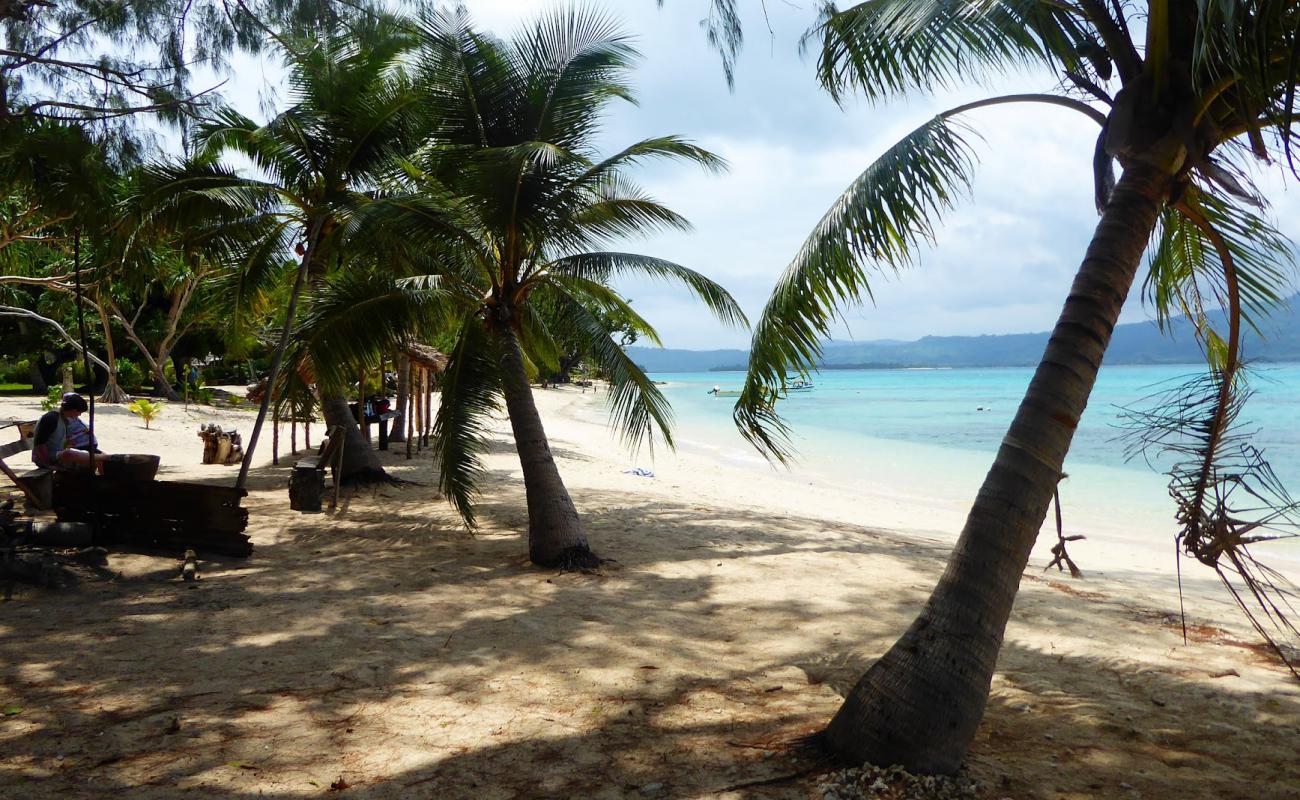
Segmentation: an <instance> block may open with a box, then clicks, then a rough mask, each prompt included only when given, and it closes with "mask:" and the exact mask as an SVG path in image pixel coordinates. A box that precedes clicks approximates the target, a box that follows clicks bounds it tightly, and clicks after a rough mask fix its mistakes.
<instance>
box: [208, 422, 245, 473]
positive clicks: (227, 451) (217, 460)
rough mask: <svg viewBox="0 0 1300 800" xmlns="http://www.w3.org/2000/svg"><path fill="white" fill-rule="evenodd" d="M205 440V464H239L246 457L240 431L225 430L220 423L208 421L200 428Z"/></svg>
mask: <svg viewBox="0 0 1300 800" xmlns="http://www.w3.org/2000/svg"><path fill="white" fill-rule="evenodd" d="M199 438H200V439H202V440H203V463H204V464H223V465H230V464H238V463H239V462H240V461H241V460H243V458H244V443H243V439H242V438H241V437H240V435H239V431H223V430H222V429H221V426H220V425H216V424H214V423H208V424H205V425H203V426H201V427H200V428H199Z"/></svg>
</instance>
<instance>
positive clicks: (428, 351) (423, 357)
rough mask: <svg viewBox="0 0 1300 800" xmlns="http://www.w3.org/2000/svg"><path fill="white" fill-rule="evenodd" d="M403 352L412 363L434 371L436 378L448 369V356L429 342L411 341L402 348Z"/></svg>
mask: <svg viewBox="0 0 1300 800" xmlns="http://www.w3.org/2000/svg"><path fill="white" fill-rule="evenodd" d="M402 353H403V354H404V355H406V357H407V358H409V359H411V363H412V364H414V365H416V366H418V367H420V368H422V369H427V370H429V371H430V372H432V373H433V375H434V377H435V378H436V377H438V376H440V375H442V373H443V371H444V370H446V369H447V356H446V355H445V354H443V353H440V352H439V351H437V350H435V349H434V348H432V347H430V346H428V345H427V344H420V343H419V342H411V343H410V344H407V345H406V346H404V347H403V348H402Z"/></svg>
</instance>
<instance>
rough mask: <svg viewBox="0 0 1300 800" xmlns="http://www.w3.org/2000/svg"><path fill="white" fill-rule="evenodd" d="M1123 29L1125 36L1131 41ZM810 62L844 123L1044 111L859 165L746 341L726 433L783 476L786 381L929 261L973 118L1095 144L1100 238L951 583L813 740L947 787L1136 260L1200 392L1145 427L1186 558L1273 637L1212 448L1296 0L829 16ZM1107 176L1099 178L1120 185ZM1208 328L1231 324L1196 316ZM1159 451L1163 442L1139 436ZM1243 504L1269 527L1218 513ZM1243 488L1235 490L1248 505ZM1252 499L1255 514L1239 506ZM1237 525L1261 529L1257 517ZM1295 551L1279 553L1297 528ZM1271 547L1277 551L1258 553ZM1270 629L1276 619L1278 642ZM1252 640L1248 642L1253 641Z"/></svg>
mask: <svg viewBox="0 0 1300 800" xmlns="http://www.w3.org/2000/svg"><path fill="white" fill-rule="evenodd" d="M1135 19H1137V20H1138V24H1136V25H1135V24H1133V23H1134V20H1135ZM808 41H810V42H813V43H815V44H816V45H818V46H819V55H818V61H817V72H818V76H819V77H820V79H821V82H822V84H823V85H824V87H825V88H826V89H827V90H828V91H829V92H830V93H831V94H832V95H833V96H834V97H836V98H837V99H840V98H844V97H847V96H849V95H851V94H855V93H856V94H860V95H862V96H864V97H866V98H867V99H868V100H870V101H872V102H885V101H889V100H892V99H895V98H898V97H902V96H905V95H907V94H910V93H914V92H928V91H932V90H935V89H938V88H946V87H950V86H953V85H957V84H961V83H967V82H971V81H975V82H981V81H984V80H986V79H990V78H994V77H997V76H999V75H1002V74H1004V73H1006V72H1008V71H1011V70H1018V69H1021V68H1025V67H1032V68H1036V69H1040V70H1047V71H1050V72H1051V73H1054V74H1055V75H1056V76H1058V77H1059V84H1058V85H1057V86H1056V87H1054V88H1053V89H1052V90H1050V91H1047V92H1043V93H1037V94H1017V95H1010V96H1001V97H989V98H986V99H984V100H980V101H976V102H973V103H967V104H964V105H962V106H959V107H956V108H952V109H949V110H947V111H944V112H942V113H940V114H938V115H936V116H935V117H934V118H932V119H930V120H928V121H926V122H925V123H924V124H922V125H920V126H919V127H918V128H917V129H916V130H914V131H913V132H912V133H910V134H908V135H907V136H906V137H904V138H903V139H902V140H901V141H899V142H898V143H897V144H895V145H893V146H892V147H890V148H889V149H888V150H887V151H886V152H885V153H884V154H883V155H882V156H881V157H880V158H879V159H877V160H876V162H875V163H873V164H871V165H870V166H869V167H868V168H867V169H866V171H864V172H863V173H862V174H861V175H860V176H859V177H858V178H857V180H855V181H854V182H853V184H852V185H851V186H850V187H849V189H848V190H847V191H846V192H845V193H844V194H843V195H842V196H841V197H840V198H839V199H838V200H837V201H836V202H835V204H834V205H833V206H832V207H831V209H830V210H829V211H827V213H826V214H825V216H824V217H823V218H822V220H821V221H820V223H819V224H818V226H817V228H816V229H815V230H814V231H813V233H812V234H811V235H810V236H809V237H808V239H807V241H806V242H805V244H804V245H803V247H802V249H801V250H800V251H799V253H798V254H797V255H796V256H795V258H794V260H793V262H792V263H791V264H790V266H789V268H788V269H787V270H786V272H785V274H784V275H783V276H782V277H781V279H780V281H779V283H778V284H777V287H776V289H775V291H774V293H773V295H772V297H771V299H770V301H769V302H768V305H767V307H766V309H765V310H764V312H763V316H762V318H761V320H760V321H759V322H758V324H757V326H756V328H755V332H754V337H753V348H752V353H751V361H750V367H749V373H748V377H747V380H746V385H745V388H744V390H743V394H742V397H741V398H740V400H739V401H738V402H737V404H736V409H735V419H736V422H737V424H738V425H739V427H740V429H741V431H742V432H743V433H744V434H745V435H746V436H747V437H748V438H749V439H750V440H751V441H752V442H753V443H754V444H755V445H756V446H758V447H759V448H760V449H761V450H763V451H764V452H766V453H767V454H769V455H770V456H772V457H773V458H776V459H784V458H785V457H786V456H787V455H788V454H789V452H790V449H789V446H790V442H789V439H788V437H787V436H786V429H785V427H784V425H783V423H782V421H781V420H780V418H779V416H778V415H777V413H776V401H777V399H778V391H779V388H780V386H781V385H782V383H783V381H784V379H785V376H786V375H787V373H788V372H790V371H802V372H807V371H810V370H813V369H815V367H816V364H817V360H818V357H819V355H820V342H821V341H822V340H823V339H824V337H826V336H828V335H829V334H830V332H831V327H832V324H833V319H834V314H835V309H836V308H837V307H838V306H840V305H842V304H846V303H856V302H861V301H863V300H865V299H867V298H868V297H869V293H870V289H869V284H870V280H871V276H872V274H873V273H882V272H883V273H889V272H892V271H895V270H899V269H902V268H904V267H907V266H909V265H910V264H911V263H912V262H913V260H914V257H915V254H916V252H917V250H918V248H920V247H921V246H923V245H924V244H925V243H927V242H932V241H933V239H934V231H935V230H936V228H937V226H938V225H940V224H941V218H942V215H943V213H944V212H945V211H947V210H948V209H949V208H951V207H952V205H953V204H954V203H955V202H956V201H957V200H958V199H959V198H960V197H961V196H962V195H963V194H964V193H965V191H966V190H967V188H968V187H969V185H970V181H971V176H972V174H973V170H974V169H975V166H976V157H975V151H974V148H973V146H972V141H971V136H970V128H969V127H968V125H967V123H965V122H964V115H965V114H967V112H970V111H973V110H975V109H978V108H986V107H990V106H994V105H1001V104H1008V103H1038V104H1051V105H1053V106H1057V107H1063V108H1066V109H1072V110H1073V111H1075V112H1077V113H1078V114H1079V115H1080V117H1081V118H1082V119H1085V120H1088V121H1089V123H1087V124H1093V125H1096V126H1097V128H1096V130H1097V139H1096V148H1095V152H1093V153H1087V154H1081V155H1082V156H1084V157H1091V158H1092V160H1093V163H1094V167H1095V183H1096V199H1097V207H1098V210H1099V212H1100V214H1101V219H1100V221H1099V223H1098V224H1097V227H1096V230H1095V232H1094V234H1093V237H1092V241H1091V242H1090V244H1089V245H1088V248H1087V251H1086V253H1085V254H1084V257H1083V261H1082V264H1081V266H1080V267H1079V270H1078V273H1077V275H1076V277H1075V280H1074V284H1073V286H1072V288H1071V290H1070V294H1069V296H1068V297H1067V299H1066V302H1065V306H1064V308H1063V309H1062V312H1061V316H1060V319H1059V320H1058V322H1057V324H1056V326H1055V328H1054V329H1053V331H1052V334H1051V338H1050V340H1049V342H1048V345H1047V349H1046V352H1045V353H1044V355H1043V358H1042V361H1041V363H1040V364H1039V365H1038V368H1037V369H1036V370H1035V373H1034V376H1033V379H1032V381H1031V383H1030V385H1029V388H1028V391H1027V392H1026V395H1025V398H1024V400H1023V402H1022V403H1021V405H1020V408H1019V410H1018V411H1017V413H1016V415H1015V418H1014V420H1013V422H1012V424H1011V427H1010V429H1009V430H1008V431H1007V434H1006V436H1005V437H1004V438H1003V440H1002V444H1001V446H1000V448H999V450H998V452H997V455H996V457H995V459H994V462H993V466H992V468H991V469H990V470H989V473H988V475H987V477H986V478H985V481H984V484H983V486H982V487H981V489H980V491H979V494H978V496H977V498H976V500H975V503H974V505H973V506H972V508H971V511H970V514H969V516H968V518H967V521H966V524H965V527H964V528H963V530H962V533H961V536H960V538H959V540H958V542H957V545H956V547H955V548H954V550H953V553H952V556H951V558H950V560H949V562H948V566H947V569H946V570H945V571H944V573H943V576H942V577H941V578H940V580H939V583H938V585H937V586H936V587H935V589H934V592H933V593H932V595H931V596H930V598H929V600H928V601H927V602H926V603H925V606H924V608H923V609H922V610H921V612H920V614H919V615H918V617H917V618H916V620H915V622H913V623H912V625H911V626H910V627H909V628H908V629H907V631H906V632H905V633H904V634H903V636H902V638H900V639H899V640H898V642H897V643H896V644H895V645H894V646H893V647H891V648H890V649H889V651H888V652H886V653H885V654H884V655H883V656H882V657H881V658H880V659H879V660H878V661H877V662H876V663H875V664H874V665H873V666H872V667H871V668H870V670H868V672H867V673H866V674H865V675H864V676H863V677H862V679H861V680H860V681H859V682H858V684H857V685H856V686H855V687H854V688H853V690H852V691H851V692H850V693H849V695H848V697H847V698H846V700H845V702H844V705H843V706H842V707H841V709H840V710H839V712H838V713H837V714H836V715H835V718H834V719H833V720H832V721H831V723H830V725H829V726H828V727H827V729H826V730H825V731H824V732H823V734H822V735H821V740H822V741H823V742H824V743H825V744H826V745H827V746H828V747H829V749H830V750H832V751H833V752H834V753H836V754H838V755H840V756H842V757H844V758H845V759H847V760H850V761H852V762H856V763H862V762H864V761H869V762H872V763H876V764H895V763H898V764H902V765H904V766H906V767H907V768H909V769H911V770H914V771H919V772H953V771H955V770H956V769H957V768H958V766H959V765H960V763H961V759H962V758H963V756H964V755H965V753H966V750H967V748H968V747H969V745H970V743H971V741H972V739H973V737H974V735H975V731H976V729H977V727H978V725H979V722H980V719H981V718H982V716H983V713H984V708H985V704H986V702H987V699H988V693H989V686H990V681H991V677H992V674H993V670H994V667H995V665H996V662H997V657H998V652H999V649H1000V648H1001V644H1002V638H1003V633H1004V630H1005V627H1006V623H1007V619H1008V617H1009V615H1010V613H1011V608H1012V604H1013V602H1014V599H1015V596H1016V591H1017V588H1018V586H1019V582H1020V576H1021V573H1022V572H1023V570H1024V568H1025V566H1026V563H1027V561H1028V558H1029V554H1030V550H1031V549H1032V547H1033V545H1034V541H1035V539H1036V537H1037V535H1038V531H1039V528H1040V526H1041V525H1042V523H1043V519H1044V517H1045V515H1046V512H1047V509H1048V504H1049V503H1050V501H1051V499H1052V496H1053V491H1054V489H1055V487H1056V484H1057V482H1058V481H1059V480H1060V478H1061V477H1062V473H1061V468H1062V465H1063V462H1064V459H1065V456H1066V453H1067V451H1068V450H1069V447H1070V441H1071V439H1072V437H1073V435H1074V431H1075V429H1076V427H1077V426H1078V423H1079V419H1080V417H1081V416H1082V415H1083V412H1084V408H1085V406H1086V404H1087V401H1088V396H1089V394H1090V392H1091V390H1092V387H1093V384H1094V382H1095V380H1096V377H1097V372H1098V370H1099V368H1100V367H1101V363H1102V358H1103V356H1104V354H1105V352H1106V347H1107V344H1108V343H1109V341H1110V337H1111V333H1112V331H1113V329H1114V326H1115V324H1116V320H1117V319H1118V316H1119V313H1120V310H1121V308H1122V306H1123V304H1124V301H1125V298H1126V297H1127V296H1128V294H1129V291H1130V289H1131V287H1132V285H1133V283H1134V281H1135V279H1136V276H1137V275H1138V270H1139V266H1140V262H1141V260H1142V256H1143V253H1144V251H1146V250H1147V249H1148V244H1149V243H1150V242H1151V241H1152V240H1153V238H1154V240H1155V241H1156V242H1157V246H1156V247H1155V248H1154V249H1153V250H1152V263H1151V275H1152V283H1151V289H1150V291H1151V296H1152V297H1153V299H1155V300H1156V303H1155V308H1156V310H1157V312H1158V313H1159V314H1160V316H1161V319H1162V320H1167V319H1168V318H1169V316H1170V315H1171V314H1174V313H1182V312H1187V313H1189V314H1190V315H1191V318H1192V319H1193V321H1194V322H1196V323H1197V324H1198V329H1199V331H1200V335H1201V337H1202V340H1203V342H1204V343H1205V346H1206V351H1207V354H1208V355H1209V357H1210V358H1209V362H1210V373H1209V376H1208V377H1207V379H1205V380H1204V381H1202V383H1201V385H1200V386H1199V388H1196V389H1194V390H1189V391H1191V392H1192V393H1190V394H1188V393H1184V394H1183V395H1182V396H1181V398H1180V399H1179V400H1178V406H1179V408H1180V409H1181V412H1182V413H1179V414H1176V415H1172V416H1171V415H1169V414H1166V415H1164V416H1162V417H1159V418H1157V419H1155V420H1154V421H1155V422H1156V423H1157V424H1158V425H1164V426H1165V429H1166V431H1169V430H1173V431H1174V433H1175V434H1176V433H1177V432H1178V430H1181V431H1182V432H1183V433H1188V432H1193V433H1195V435H1194V436H1193V437H1192V438H1191V439H1190V440H1187V439H1183V440H1182V444H1181V445H1179V446H1180V447H1182V448H1183V450H1182V451H1181V452H1182V453H1183V454H1184V455H1185V456H1188V457H1187V458H1185V459H1184V460H1183V466H1182V471H1181V473H1179V474H1178V475H1176V477H1175V485H1174V489H1175V494H1176V495H1177V496H1178V497H1179V498H1180V512H1179V521H1180V525H1181V527H1182V532H1181V533H1180V536H1179V542H1180V545H1181V546H1182V547H1183V549H1184V550H1185V551H1186V552H1189V553H1191V554H1192V555H1194V556H1195V557H1196V558H1198V559H1199V560H1201V561H1204V562H1205V563H1208V564H1211V565H1212V566H1213V567H1214V568H1215V569H1217V570H1219V571H1220V574H1221V575H1223V576H1224V578H1225V581H1230V580H1233V579H1235V580H1238V581H1244V582H1245V583H1246V584H1247V586H1248V587H1249V589H1248V591H1247V594H1248V595H1249V594H1253V595H1254V596H1255V597H1257V598H1259V599H1260V601H1261V602H1262V603H1263V604H1264V606H1265V610H1266V611H1267V612H1268V614H1267V615H1266V617H1267V618H1269V619H1272V620H1273V621H1274V622H1277V623H1278V625H1279V629H1280V630H1281V631H1282V632H1284V633H1288V632H1289V633H1292V634H1293V633H1294V632H1295V629H1294V627H1291V624H1290V623H1289V622H1287V621H1286V620H1285V617H1284V614H1285V612H1286V598H1285V596H1284V595H1278V594H1277V593H1276V592H1273V593H1272V594H1270V591H1271V587H1270V585H1269V583H1270V580H1271V576H1270V575H1269V574H1268V573H1263V572H1260V571H1259V570H1257V569H1255V568H1254V566H1253V565H1254V562H1253V560H1252V559H1251V558H1250V556H1249V550H1250V547H1251V546H1252V545H1254V544H1256V543H1258V542H1259V541H1260V540H1261V539H1267V538H1270V536H1273V535H1285V533H1276V531H1277V530H1278V529H1279V528H1284V529H1285V528H1287V526H1294V524H1295V521H1296V506H1295V504H1294V503H1293V502H1292V501H1290V499H1289V498H1287V497H1286V495H1285V492H1284V491H1283V492H1281V493H1278V492H1277V491H1276V489H1277V488H1278V486H1277V483H1276V481H1275V480H1270V476H1271V473H1268V472H1267V469H1266V465H1264V466H1262V467H1261V466H1260V463H1261V461H1262V460H1261V459H1257V458H1255V456H1256V455H1258V454H1257V453H1251V452H1250V451H1242V450H1241V449H1240V448H1239V447H1236V446H1235V445H1236V444H1239V442H1240V440H1239V439H1237V438H1234V437H1232V436H1229V435H1227V433H1228V431H1229V429H1230V427H1231V423H1232V422H1233V421H1234V419H1235V416H1236V409H1237V408H1239V403H1238V400H1239V398H1240V395H1241V391H1242V381H1243V378H1244V373H1243V372H1242V370H1241V369H1240V363H1241V354H1240V352H1239V350H1240V340H1241V335H1242V329H1243V326H1244V325H1247V326H1248V325H1250V324H1251V323H1252V322H1253V321H1255V320H1257V319H1258V318H1259V317H1260V315H1262V314H1264V313H1267V311H1268V309H1269V308H1270V307H1271V306H1272V305H1273V304H1275V303H1276V302H1277V300H1278V299H1279V296H1280V295H1282V294H1284V293H1285V291H1286V289H1287V279H1288V277H1289V265H1290V259H1291V255H1290V245H1289V243H1288V242H1286V240H1285V238H1284V237H1282V236H1281V235H1280V234H1278V233H1277V231H1276V230H1275V229H1274V228H1273V226H1272V225H1271V223H1270V222H1269V221H1268V219H1267V217H1266V215H1265V214H1264V212H1263V208H1264V207H1265V205H1266V204H1265V202H1264V200H1263V198H1261V197H1260V194H1259V192H1258V190H1257V189H1255V188H1254V187H1253V186H1252V184H1251V179H1250V175H1251V172H1250V171H1249V169H1248V165H1249V164H1250V162H1254V163H1255V164H1256V165H1263V167H1264V168H1269V167H1271V168H1274V169H1288V170H1290V171H1292V172H1294V162H1293V160H1292V157H1293V155H1294V154H1293V148H1294V144H1295V135H1296V134H1295V130H1294V127H1295V126H1294V121H1295V113H1296V102H1295V101H1296V83H1297V82H1296V74H1297V66H1298V64H1300V56H1298V55H1297V54H1300V6H1297V5H1296V4H1295V3H1294V2H1290V1H1289V0H1199V1H1197V2H1193V0H1148V1H1147V2H1141V3H1106V2H1104V0H1077V1H1076V2H1070V3H1061V2H1055V0H985V1H983V2H968V0H869V1H868V2H864V3H858V4H855V5H853V6H851V7H849V8H845V9H843V10H840V9H838V8H837V7H836V6H834V5H831V4H827V5H826V6H825V10H824V13H823V15H822V17H821V19H820V21H819V23H818V24H817V25H816V27H815V28H814V29H813V30H812V31H811V32H810V34H809V38H808ZM1116 162H1118V165H1119V167H1120V173H1119V177H1118V180H1116V179H1115V177H1114V172H1113V169H1114V167H1113V165H1114V164H1115V163H1116ZM1215 306H1221V307H1222V308H1223V309H1224V310H1225V311H1226V315H1224V317H1223V318H1224V319H1226V323H1216V322H1215V321H1214V320H1216V319H1218V317H1215V316H1214V315H1211V314H1208V313H1206V311H1207V309H1212V308H1214V307H1215ZM1155 439H1156V444H1157V446H1159V445H1160V443H1161V442H1162V441H1163V442H1166V443H1168V441H1169V439H1167V438H1164V439H1162V438H1161V436H1160V435H1159V434H1157V435H1156V436H1155ZM1234 486H1235V487H1237V489H1238V490H1239V491H1237V495H1239V496H1245V495H1246V494H1247V493H1250V494H1251V495H1252V496H1254V497H1256V498H1257V499H1260V500H1265V499H1266V500H1267V502H1262V503H1260V504H1259V505H1261V506H1263V507H1262V508H1254V509H1246V508H1243V505H1242V504H1241V503H1240V502H1238V500H1239V499H1240V497H1237V498H1235V499H1234V496H1233V492H1234V489H1233V487H1234ZM1246 487H1249V488H1246ZM1256 489H1258V491H1255V490H1256ZM1252 515H1253V516H1252ZM1289 530H1291V531H1292V532H1294V527H1290V528H1289ZM1271 532H1272V533H1271ZM1278 614H1282V615H1283V616H1282V617H1281V618H1279V617H1278ZM1261 630H1263V628H1261Z"/></svg>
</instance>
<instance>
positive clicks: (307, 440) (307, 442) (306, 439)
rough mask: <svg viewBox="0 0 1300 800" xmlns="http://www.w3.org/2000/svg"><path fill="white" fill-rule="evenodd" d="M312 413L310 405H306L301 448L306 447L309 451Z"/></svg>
mask: <svg viewBox="0 0 1300 800" xmlns="http://www.w3.org/2000/svg"><path fill="white" fill-rule="evenodd" d="M314 413H315V412H314V411H313V410H312V407H311V404H310V403H308V404H307V421H306V422H304V423H303V424H302V438H303V439H304V442H303V446H304V447H306V448H307V449H308V450H309V451H310V450H311V415H312V414H314Z"/></svg>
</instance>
